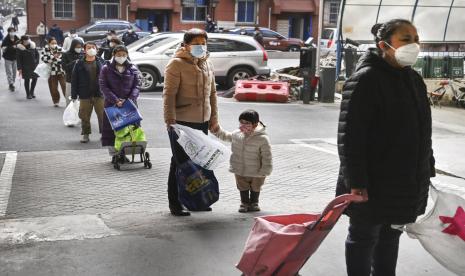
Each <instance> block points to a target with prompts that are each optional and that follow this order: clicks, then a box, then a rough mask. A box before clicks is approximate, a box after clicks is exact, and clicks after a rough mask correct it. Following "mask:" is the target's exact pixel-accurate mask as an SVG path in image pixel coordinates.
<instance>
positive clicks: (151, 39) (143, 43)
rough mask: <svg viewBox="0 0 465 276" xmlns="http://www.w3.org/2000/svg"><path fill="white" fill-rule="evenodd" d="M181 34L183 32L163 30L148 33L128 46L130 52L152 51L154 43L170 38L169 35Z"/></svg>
mask: <svg viewBox="0 0 465 276" xmlns="http://www.w3.org/2000/svg"><path fill="white" fill-rule="evenodd" d="M179 34H183V33H181V32H177V33H174V32H163V33H156V34H151V35H148V36H146V37H144V38H142V39H139V40H138V41H136V42H134V43H132V44H131V45H129V46H128V51H129V53H131V52H142V53H143V52H145V50H147V51H150V50H151V49H153V48H154V47H153V46H154V45H155V44H157V43H160V42H161V41H163V40H165V39H167V38H169V37H177V36H179Z"/></svg>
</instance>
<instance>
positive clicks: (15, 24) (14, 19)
mask: <svg viewBox="0 0 465 276" xmlns="http://www.w3.org/2000/svg"><path fill="white" fill-rule="evenodd" d="M11 26H13V28H15V30H16V31H18V26H19V18H18V15H17V14H15V15H14V16H13V17H12V18H11Z"/></svg>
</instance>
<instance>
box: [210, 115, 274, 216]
mask: <svg viewBox="0 0 465 276" xmlns="http://www.w3.org/2000/svg"><path fill="white" fill-rule="evenodd" d="M239 124H240V125H239V129H237V130H235V131H233V132H232V133H231V132H227V131H225V130H223V129H222V128H221V127H220V126H218V128H217V129H214V130H213V132H214V134H215V136H217V137H218V138H219V139H221V140H223V141H228V142H231V151H232V154H231V159H230V168H229V171H230V172H232V173H234V175H235V177H236V184H237V188H238V189H239V191H240V194H241V205H240V207H239V212H241V213H245V212H256V211H260V207H259V206H258V199H259V196H260V190H261V187H262V186H263V184H264V182H265V178H266V176H268V175H270V174H271V171H272V169H273V164H272V163H273V160H272V156H271V145H270V139H269V138H268V136H267V134H266V132H265V125H264V124H263V123H262V122H261V121H260V119H259V115H258V113H257V111H255V110H246V111H244V112H242V114H241V115H240V116H239ZM249 191H250V195H249Z"/></svg>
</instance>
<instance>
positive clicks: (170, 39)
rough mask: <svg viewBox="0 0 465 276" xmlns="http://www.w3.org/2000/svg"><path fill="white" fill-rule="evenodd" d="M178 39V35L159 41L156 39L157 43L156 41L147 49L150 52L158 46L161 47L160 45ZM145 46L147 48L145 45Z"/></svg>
mask: <svg viewBox="0 0 465 276" xmlns="http://www.w3.org/2000/svg"><path fill="white" fill-rule="evenodd" d="M177 39H178V38H176V37H167V38H166V39H162V40H158V41H156V43H154V44H153V45H152V46H150V47H149V48H148V49H147V51H148V52H150V51H152V50H154V49H156V48H158V47H160V46H162V45H164V44H167V43H171V42H173V41H176V40H177ZM144 48H145V47H144ZM144 48H143V49H144ZM170 49H171V48H170Z"/></svg>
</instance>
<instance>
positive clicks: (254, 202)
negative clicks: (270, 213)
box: [249, 191, 260, 212]
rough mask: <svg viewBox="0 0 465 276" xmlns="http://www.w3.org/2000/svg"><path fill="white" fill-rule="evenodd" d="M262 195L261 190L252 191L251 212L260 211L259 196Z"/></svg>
mask: <svg viewBox="0 0 465 276" xmlns="http://www.w3.org/2000/svg"><path fill="white" fill-rule="evenodd" d="M259 197H260V192H254V191H250V207H249V211H250V212H259V211H260V207H259V206H258V198H259Z"/></svg>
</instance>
